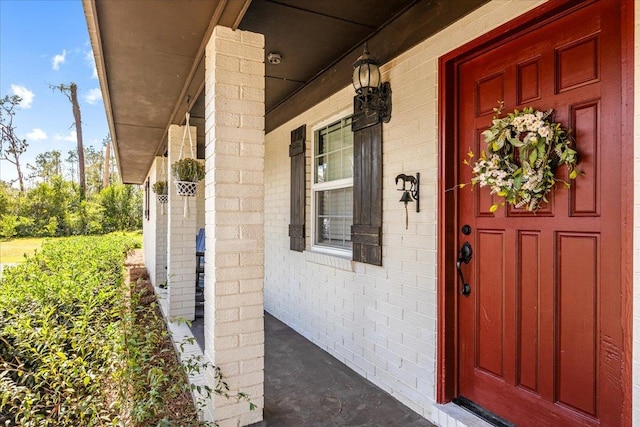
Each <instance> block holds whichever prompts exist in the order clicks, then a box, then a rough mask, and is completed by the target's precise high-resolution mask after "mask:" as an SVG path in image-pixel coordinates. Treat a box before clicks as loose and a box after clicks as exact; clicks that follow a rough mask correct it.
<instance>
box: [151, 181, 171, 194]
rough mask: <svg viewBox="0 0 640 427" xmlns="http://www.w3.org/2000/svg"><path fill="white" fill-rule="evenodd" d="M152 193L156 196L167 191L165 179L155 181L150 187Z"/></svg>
mask: <svg viewBox="0 0 640 427" xmlns="http://www.w3.org/2000/svg"><path fill="white" fill-rule="evenodd" d="M151 189H152V190H153V192H154V193H156V194H157V195H158V196H163V195H166V194H167V193H168V191H169V187H168V185H167V181H156V182H155V183H154V184H153V186H152V187H151Z"/></svg>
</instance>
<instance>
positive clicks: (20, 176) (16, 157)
mask: <svg viewBox="0 0 640 427" xmlns="http://www.w3.org/2000/svg"><path fill="white" fill-rule="evenodd" d="M13 156H14V157H15V159H16V161H15V165H16V170H17V171H18V184H20V192H21V193H24V177H23V176H22V169H21V168H20V157H19V156H18V155H17V154H15V153H14V154H13Z"/></svg>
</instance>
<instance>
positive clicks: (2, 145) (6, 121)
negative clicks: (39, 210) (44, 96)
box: [0, 95, 29, 192]
mask: <svg viewBox="0 0 640 427" xmlns="http://www.w3.org/2000/svg"><path fill="white" fill-rule="evenodd" d="M21 101H22V98H20V97H19V96H18V95H13V96H11V97H10V96H9V95H7V96H5V97H4V98H2V99H1V100H0V130H1V132H2V138H1V139H0V159H3V160H6V161H8V162H9V163H11V164H13V165H14V166H15V167H16V171H17V172H18V184H19V185H20V192H24V177H23V175H22V168H21V166H20V156H21V155H22V154H23V153H24V152H25V151H26V150H27V147H28V145H29V144H27V140H26V139H20V138H18V136H17V135H16V133H15V130H16V128H15V126H14V125H13V117H14V116H15V114H16V109H17V108H18V106H19V105H20V102H21Z"/></svg>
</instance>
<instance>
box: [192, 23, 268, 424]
mask: <svg viewBox="0 0 640 427" xmlns="http://www.w3.org/2000/svg"><path fill="white" fill-rule="evenodd" d="M263 58H264V38H263V36H262V35H259V34H252V33H248V32H243V31H231V30H230V29H228V28H224V27H216V28H215V29H214V32H213V35H212V37H211V40H210V41H209V43H208V45H207V48H206V65H205V68H206V77H205V80H206V94H205V103H206V106H205V116H206V121H205V123H206V124H205V126H206V139H205V140H206V142H205V153H206V154H205V157H206V160H205V165H206V169H207V174H206V177H205V181H206V191H205V193H206V194H205V211H206V215H205V229H206V246H207V251H206V253H205V301H206V307H205V346H206V348H205V356H206V357H207V358H208V360H210V361H211V362H212V363H214V364H215V365H216V366H218V367H220V369H221V371H222V373H223V375H224V376H225V378H226V381H227V383H228V384H229V386H230V388H231V390H232V393H236V392H238V391H242V392H244V393H247V394H249V396H250V398H251V401H252V402H253V403H254V404H256V405H257V406H258V408H259V409H257V410H255V411H249V405H248V404H247V403H246V402H236V401H235V400H233V399H231V400H229V399H225V398H223V397H220V396H218V397H216V399H214V402H213V404H210V405H208V406H207V407H206V408H205V411H204V413H205V418H206V419H207V420H209V421H213V420H215V421H216V422H217V423H218V425H220V426H221V427H223V426H233V427H238V426H241V425H248V424H252V423H255V422H258V421H261V420H262V408H263V407H264V398H263V395H264V391H263V389H264V387H263V384H264V310H263V302H264V296H263V283H264V247H265V246H264V84H265V83H264V62H263V61H264V59H263ZM207 378H208V381H209V382H210V384H211V383H213V382H214V379H213V377H212V375H211V372H207Z"/></svg>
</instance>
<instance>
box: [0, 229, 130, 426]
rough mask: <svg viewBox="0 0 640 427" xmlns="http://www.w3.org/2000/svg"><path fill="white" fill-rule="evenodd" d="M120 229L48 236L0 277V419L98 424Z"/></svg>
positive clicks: (109, 359)
mask: <svg viewBox="0 0 640 427" xmlns="http://www.w3.org/2000/svg"><path fill="white" fill-rule="evenodd" d="M132 245H133V244H132V242H131V239H130V238H128V237H122V236H106V237H101V238H89V237H83V238H70V239H65V240H62V241H61V240H57V241H48V242H45V244H44V245H43V248H42V251H41V252H38V253H36V255H35V256H33V257H31V258H27V260H26V262H24V263H23V264H20V265H18V266H16V267H13V268H10V269H7V270H6V271H5V272H4V275H3V278H2V280H0V423H2V424H4V423H9V424H10V425H25V426H28V425H38V426H80V425H106V424H109V423H110V421H113V420H116V419H117V417H118V411H119V409H120V407H121V406H122V405H121V403H120V402H119V400H118V398H117V396H118V393H117V387H116V385H115V383H114V378H115V375H116V373H118V372H121V371H122V370H123V369H124V364H123V363H122V360H121V357H120V355H119V354H118V352H117V350H118V348H119V347H118V345H119V343H120V339H121V332H122V331H121V330H120V325H121V322H122V320H121V318H122V314H123V313H122V310H123V307H124V306H123V292H122V282H123V281H122V277H123V276H122V274H123V273H122V269H123V252H126V251H127V250H128V249H129V248H130V247H131V246H132Z"/></svg>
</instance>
